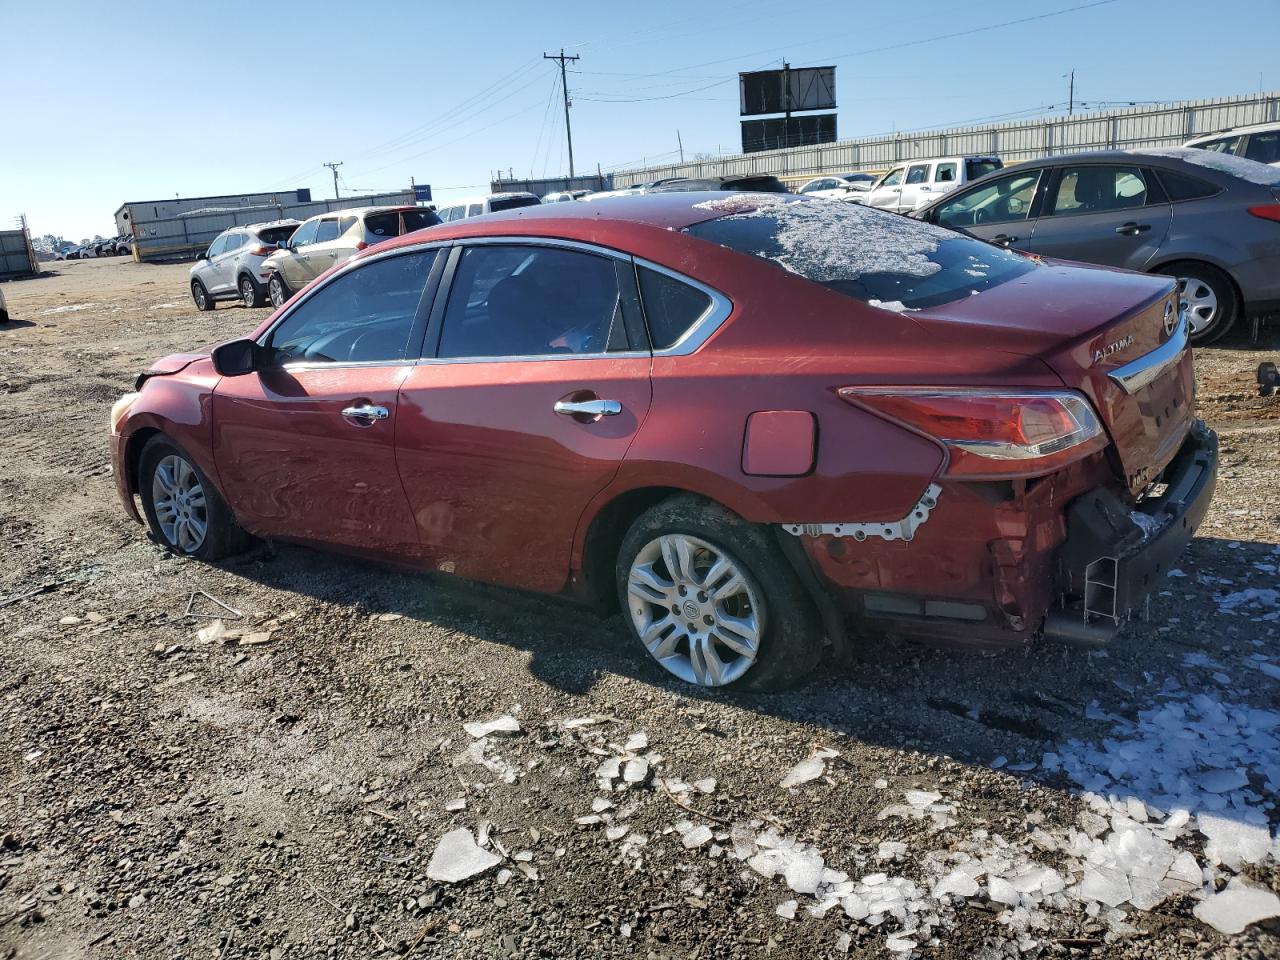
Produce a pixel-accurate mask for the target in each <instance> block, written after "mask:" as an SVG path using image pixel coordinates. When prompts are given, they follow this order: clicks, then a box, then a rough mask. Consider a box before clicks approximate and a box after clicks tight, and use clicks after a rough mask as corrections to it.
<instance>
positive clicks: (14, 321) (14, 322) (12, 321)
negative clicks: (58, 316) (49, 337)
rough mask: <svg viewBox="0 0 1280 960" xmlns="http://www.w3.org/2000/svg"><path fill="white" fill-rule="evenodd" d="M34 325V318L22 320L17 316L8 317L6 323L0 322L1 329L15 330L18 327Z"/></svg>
mask: <svg viewBox="0 0 1280 960" xmlns="http://www.w3.org/2000/svg"><path fill="white" fill-rule="evenodd" d="M34 326H36V322H35V321H34V320H22V319H19V318H18V317H10V318H9V320H8V322H7V323H0V329H3V330H17V329H18V328H19V327H34Z"/></svg>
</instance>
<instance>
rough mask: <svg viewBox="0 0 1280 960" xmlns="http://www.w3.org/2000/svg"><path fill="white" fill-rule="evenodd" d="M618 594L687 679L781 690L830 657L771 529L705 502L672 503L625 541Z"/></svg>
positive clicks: (653, 647) (670, 666)
mask: <svg viewBox="0 0 1280 960" xmlns="http://www.w3.org/2000/svg"><path fill="white" fill-rule="evenodd" d="M616 572H617V584H618V595H619V600H620V603H621V605H622V609H623V611H624V614H625V619H626V620H627V623H628V625H629V628H630V631H631V634H632V636H634V637H635V638H636V639H637V640H639V641H640V643H641V645H642V646H643V647H644V648H645V650H646V651H647V652H648V654H649V656H651V657H652V658H653V659H654V660H655V661H657V663H658V664H659V666H661V667H662V668H663V669H665V670H666V671H667V672H668V673H671V674H672V675H673V676H675V677H678V678H679V679H681V680H683V681H685V682H686V683H691V684H695V685H697V686H701V687H727V686H732V687H733V688H734V689H738V690H779V689H785V688H787V687H791V686H794V685H796V684H797V683H799V682H800V681H802V680H803V679H804V678H805V676H807V675H808V673H809V672H810V671H811V670H812V669H813V668H814V667H815V666H816V665H817V663H818V661H819V660H820V659H821V657H822V636H823V632H822V626H821V623H820V622H819V620H818V616H817V613H816V611H815V610H814V608H813V604H812V602H811V601H810V600H809V597H808V596H807V595H806V593H805V590H804V586H803V585H802V584H801V583H800V581H799V579H798V578H797V577H796V574H795V572H794V571H793V570H792V569H791V567H790V566H789V565H788V563H787V560H786V558H785V557H783V556H782V552H781V550H780V549H779V548H778V546H777V544H776V543H774V542H773V540H772V538H771V536H770V532H769V531H768V529H767V528H765V527H761V526H759V525H756V524H752V523H748V522H747V521H745V520H743V519H742V518H741V517H739V516H737V515H736V514H733V513H731V512H730V511H729V510H726V509H725V508H724V507H721V506H719V505H718V504H715V503H711V502H709V501H706V500H703V499H701V498H698V497H693V496H679V497H673V498H672V499H670V500H665V501H663V502H662V503H660V504H658V505H657V506H655V507H653V508H651V509H650V510H648V511H647V512H645V513H644V514H642V515H641V516H640V517H639V518H638V519H637V520H636V521H635V523H633V524H632V526H631V529H630V530H629V531H628V532H627V534H626V536H625V537H624V538H623V541H622V546H621V548H620V550H619V553H618V563H617V571H616Z"/></svg>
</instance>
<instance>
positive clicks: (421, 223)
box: [364, 210, 440, 239]
mask: <svg viewBox="0 0 1280 960" xmlns="http://www.w3.org/2000/svg"><path fill="white" fill-rule="evenodd" d="M439 222H440V218H439V217H437V216H436V215H435V213H434V212H433V211H431V210H391V211H388V212H387V213H371V214H369V215H368V216H366V217H365V218H364V231H365V234H366V235H368V236H369V237H371V238H378V239H381V238H384V237H398V236H400V234H401V233H413V231H415V230H421V229H423V228H424V227H434V226H435V225H436V224H437V223H439ZM402 227H403V229H402Z"/></svg>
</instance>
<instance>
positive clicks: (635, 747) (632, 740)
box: [622, 730, 649, 753]
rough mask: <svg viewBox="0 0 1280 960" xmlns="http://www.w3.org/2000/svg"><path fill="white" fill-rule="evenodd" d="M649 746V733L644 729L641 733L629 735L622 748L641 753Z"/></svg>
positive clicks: (629, 751)
mask: <svg viewBox="0 0 1280 960" xmlns="http://www.w3.org/2000/svg"><path fill="white" fill-rule="evenodd" d="M648 746H649V735H648V734H646V733H645V732H644V731H643V730H641V731H640V732H639V733H633V734H632V735H631V736H629V737H627V742H626V743H624V744H623V745H622V749H623V750H626V751H627V752H628V753H639V752H640V751H641V750H644V749H645V748H647V747H648Z"/></svg>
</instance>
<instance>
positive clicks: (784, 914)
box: [773, 900, 796, 920]
mask: <svg viewBox="0 0 1280 960" xmlns="http://www.w3.org/2000/svg"><path fill="white" fill-rule="evenodd" d="M773 912H774V913H776V914H777V915H778V916H780V917H781V918H782V919H783V920H794V919H795V918H796V902H795V901H794V900H784V901H783V902H782V903H780V904H778V906H777V907H775V908H774V911H773Z"/></svg>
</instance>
